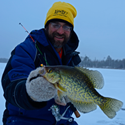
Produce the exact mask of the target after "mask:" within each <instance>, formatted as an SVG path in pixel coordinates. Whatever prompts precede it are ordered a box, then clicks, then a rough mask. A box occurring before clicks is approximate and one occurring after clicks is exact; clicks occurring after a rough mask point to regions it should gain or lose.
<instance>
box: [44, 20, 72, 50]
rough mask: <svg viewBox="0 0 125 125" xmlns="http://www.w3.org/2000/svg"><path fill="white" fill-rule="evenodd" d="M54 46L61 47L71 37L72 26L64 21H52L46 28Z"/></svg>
mask: <svg viewBox="0 0 125 125" xmlns="http://www.w3.org/2000/svg"><path fill="white" fill-rule="evenodd" d="M45 30H46V33H47V36H48V38H49V40H50V42H51V43H52V45H53V46H54V48H61V47H62V46H63V45H65V44H66V43H67V42H68V40H69V39H70V35H71V27H70V26H68V25H67V24H66V23H63V22H50V23H49V24H48V26H47V28H46V29H45Z"/></svg>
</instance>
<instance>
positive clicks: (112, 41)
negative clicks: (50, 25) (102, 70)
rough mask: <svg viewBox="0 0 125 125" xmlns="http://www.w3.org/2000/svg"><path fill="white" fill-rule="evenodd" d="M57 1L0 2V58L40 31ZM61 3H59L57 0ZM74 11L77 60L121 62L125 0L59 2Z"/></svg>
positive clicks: (123, 43) (123, 54)
mask: <svg viewBox="0 0 125 125" xmlns="http://www.w3.org/2000/svg"><path fill="white" fill-rule="evenodd" d="M56 1H57V0H0V58H3V57H5V58H9V57H10V52H11V51H12V49H14V47H15V46H16V45H17V44H19V43H20V42H23V41H24V39H25V38H26V36H27V35H28V34H27V33H26V32H25V31H24V29H23V28H22V27H21V26H20V25H19V23H22V24H23V25H24V27H25V28H26V29H27V30H28V31H29V32H30V31H32V30H34V29H40V28H43V27H44V21H45V18H46V14H47V11H48V9H49V8H50V7H51V6H52V4H53V3H54V2H56ZM61 1H62V0H61ZM63 1H64V2H68V3H71V4H72V5H73V6H74V7H75V8H76V10H77V17H76V18H75V28H74V30H75V32H76V33H77V35H78V37H79V40H80V44H79V47H78V49H77V51H79V52H80V53H81V54H80V55H81V56H83V57H84V56H88V57H90V58H91V59H95V58H96V59H99V60H102V59H106V57H107V56H108V55H110V56H111V58H112V59H123V58H125V0H63Z"/></svg>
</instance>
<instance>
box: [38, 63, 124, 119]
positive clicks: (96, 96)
mask: <svg viewBox="0 0 125 125" xmlns="http://www.w3.org/2000/svg"><path fill="white" fill-rule="evenodd" d="M43 67H44V70H45V71H44V73H43V72H40V74H41V75H42V74H43V77H44V78H45V79H46V80H47V81H48V82H50V83H52V84H53V85H54V86H55V88H56V89H57V90H58V98H59V99H60V100H61V99H62V98H63V97H67V98H68V99H69V100H70V102H71V103H72V104H73V105H74V106H75V108H76V109H77V110H78V111H80V112H81V113H89V112H91V111H94V110H96V109H97V106H99V107H100V109H101V110H102V111H103V112H104V114H105V115H106V116H107V117H109V118H110V119H112V118H114V117H115V116H116V112H118V111H119V110H120V109H121V107H122V105H123V102H122V101H120V100H117V99H114V98H111V97H104V96H102V95H101V94H100V93H99V92H98V91H97V90H96V89H102V88H103V86H104V78H103V76H102V74H101V73H100V72H99V71H97V70H90V69H87V68H83V67H72V66H65V65H59V66H43Z"/></svg>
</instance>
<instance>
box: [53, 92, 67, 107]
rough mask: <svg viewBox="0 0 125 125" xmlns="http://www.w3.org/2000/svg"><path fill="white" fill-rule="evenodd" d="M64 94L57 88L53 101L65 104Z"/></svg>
mask: <svg viewBox="0 0 125 125" xmlns="http://www.w3.org/2000/svg"><path fill="white" fill-rule="evenodd" d="M64 96H65V94H64V93H63V92H61V91H59V90H57V96H55V102H56V103H57V104H59V105H63V106H66V104H67V103H66V100H65V98H64Z"/></svg>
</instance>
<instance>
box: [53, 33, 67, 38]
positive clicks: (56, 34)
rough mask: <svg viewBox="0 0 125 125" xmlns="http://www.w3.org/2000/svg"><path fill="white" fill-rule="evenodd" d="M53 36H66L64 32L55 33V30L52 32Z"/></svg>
mask: <svg viewBox="0 0 125 125" xmlns="http://www.w3.org/2000/svg"><path fill="white" fill-rule="evenodd" d="M53 36H60V37H64V38H65V37H66V36H65V34H59V33H55V32H54V33H53Z"/></svg>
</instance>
